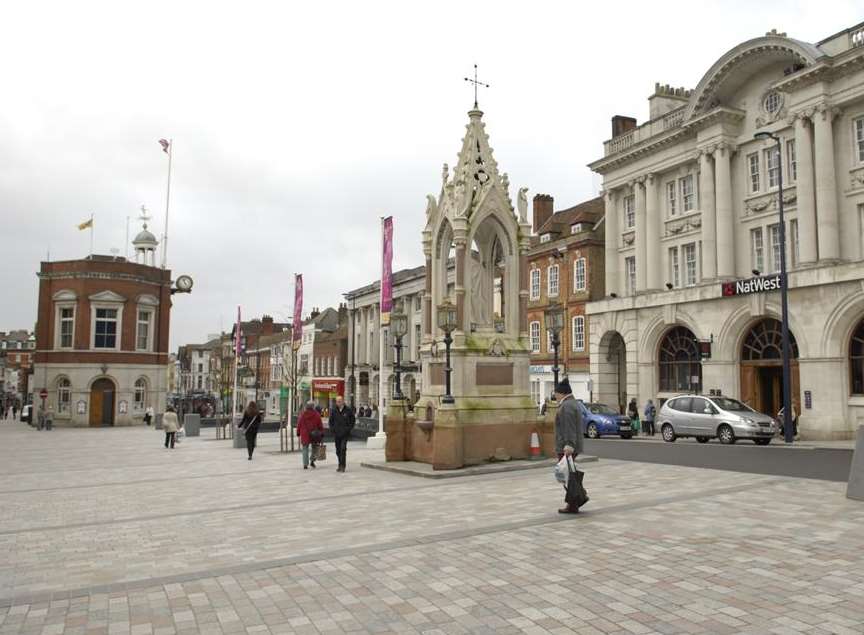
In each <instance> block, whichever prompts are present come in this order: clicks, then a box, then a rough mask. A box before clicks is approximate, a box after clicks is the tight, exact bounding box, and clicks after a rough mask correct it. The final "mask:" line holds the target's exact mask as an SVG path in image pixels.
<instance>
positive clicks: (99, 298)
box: [89, 289, 126, 303]
mask: <svg viewBox="0 0 864 635" xmlns="http://www.w3.org/2000/svg"><path fill="white" fill-rule="evenodd" d="M89 300H90V302H114V303H123V302H126V298H124V297H123V296H122V295H120V294H119V293H115V292H113V291H108V290H107V289H106V290H105V291H100V292H99V293H94V294H93V295H91V296H89Z"/></svg>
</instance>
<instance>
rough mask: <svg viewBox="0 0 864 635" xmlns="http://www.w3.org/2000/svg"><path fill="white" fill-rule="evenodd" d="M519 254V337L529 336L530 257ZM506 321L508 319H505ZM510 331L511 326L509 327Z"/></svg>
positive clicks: (523, 253)
mask: <svg viewBox="0 0 864 635" xmlns="http://www.w3.org/2000/svg"><path fill="white" fill-rule="evenodd" d="M520 252H521V253H520V254H519V337H527V336H528V284H529V281H528V256H527V255H526V254H525V252H524V251H522V250H521V247H520ZM505 319H506V318H505ZM507 327H508V330H511V329H510V325H509V324H508V325H507Z"/></svg>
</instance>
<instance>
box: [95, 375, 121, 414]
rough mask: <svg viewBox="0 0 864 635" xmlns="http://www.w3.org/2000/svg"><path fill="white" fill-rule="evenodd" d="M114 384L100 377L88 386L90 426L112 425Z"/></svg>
mask: <svg viewBox="0 0 864 635" xmlns="http://www.w3.org/2000/svg"><path fill="white" fill-rule="evenodd" d="M115 394H116V392H115V387H114V382H113V381H111V380H110V379H108V378H107V377H100V378H99V379H97V380H96V381H94V382H93V384H92V385H91V386H90V425H91V426H113V425H114V397H115Z"/></svg>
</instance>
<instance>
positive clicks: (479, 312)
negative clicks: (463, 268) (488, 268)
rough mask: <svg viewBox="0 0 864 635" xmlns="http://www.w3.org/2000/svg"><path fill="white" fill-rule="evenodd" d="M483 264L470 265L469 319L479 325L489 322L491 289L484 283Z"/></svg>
mask: <svg viewBox="0 0 864 635" xmlns="http://www.w3.org/2000/svg"><path fill="white" fill-rule="evenodd" d="M484 273H485V272H484V270H483V265H481V264H480V263H474V266H473V267H471V321H472V322H475V323H476V324H479V325H481V326H483V325H487V324H489V322H490V308H491V306H490V305H491V304H492V298H491V291H492V289H490V288H489V287H488V285H487V284H486V280H485V278H486V276H485V275H484Z"/></svg>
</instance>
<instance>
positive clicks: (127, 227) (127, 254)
mask: <svg viewBox="0 0 864 635" xmlns="http://www.w3.org/2000/svg"><path fill="white" fill-rule="evenodd" d="M126 260H127V261H128V260H129V217H128V216H127V217H126ZM144 264H147V263H146V262H145V263H144Z"/></svg>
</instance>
